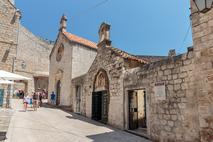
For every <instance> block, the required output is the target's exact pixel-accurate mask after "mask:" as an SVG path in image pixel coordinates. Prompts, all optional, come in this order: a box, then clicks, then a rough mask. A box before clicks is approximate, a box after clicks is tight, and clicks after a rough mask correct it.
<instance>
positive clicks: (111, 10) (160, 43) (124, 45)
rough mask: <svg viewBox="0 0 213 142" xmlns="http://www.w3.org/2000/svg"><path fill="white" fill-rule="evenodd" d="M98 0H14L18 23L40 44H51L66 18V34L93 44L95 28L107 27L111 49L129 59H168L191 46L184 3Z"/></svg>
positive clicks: (176, 0)
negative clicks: (130, 56) (47, 41)
mask: <svg viewBox="0 0 213 142" xmlns="http://www.w3.org/2000/svg"><path fill="white" fill-rule="evenodd" d="M103 1H104V0H16V7H17V8H19V9H20V10H21V12H22V20H21V21H22V24H23V25H24V26H25V27H27V28H28V29H29V30H30V31H32V32H33V33H34V34H35V35H38V36H40V37H42V38H45V39H50V40H55V39H56V37H57V34H58V29H59V21H60V18H61V16H62V14H65V15H66V16H67V17H68V31H69V32H71V33H73V34H76V35H78V36H81V37H84V38H87V39H89V40H92V41H95V42H97V41H98V29H99V25H100V24H101V23H102V22H103V21H105V22H108V23H109V24H111V40H112V44H113V46H115V47H117V48H120V49H122V50H125V51H127V52H129V53H132V54H137V55H167V53H168V50H170V49H176V52H177V53H183V52H185V51H186V49H187V47H189V46H192V37H191V36H192V35H191V30H188V29H189V27H190V20H189V15H190V10H189V7H190V1H189V0H108V1H107V0H105V1H104V2H103ZM102 2H103V4H101V5H99V6H96V5H98V4H100V3H102ZM94 6H95V7H94ZM187 31H188V32H187ZM187 33H188V34H187Z"/></svg>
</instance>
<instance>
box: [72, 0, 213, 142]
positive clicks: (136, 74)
mask: <svg viewBox="0 0 213 142" xmlns="http://www.w3.org/2000/svg"><path fill="white" fill-rule="evenodd" d="M191 9H192V15H191V18H192V31H193V42H194V45H193V47H190V48H188V51H187V53H184V54H181V55H178V56H176V54H175V51H174V50H172V51H171V52H170V53H169V56H168V57H167V58H158V59H157V60H154V61H153V60H152V61H150V60H148V59H147V56H145V57H144V56H140V57H138V56H133V55H129V54H127V53H125V52H123V51H121V50H119V49H117V48H113V47H112V46H111V41H110V38H109V28H110V26H109V25H107V24H102V25H101V28H100V30H99V36H100V41H99V44H98V50H97V56H96V58H95V60H94V62H93V64H92V65H91V67H90V69H89V71H88V73H87V74H85V75H83V76H80V77H77V78H75V79H73V80H72V88H73V93H72V104H73V110H74V112H76V111H77V112H78V111H79V108H80V112H81V114H82V115H85V116H87V117H90V118H92V119H94V120H98V121H101V122H103V123H107V124H110V125H113V126H115V127H118V128H121V129H123V130H130V131H131V132H133V133H139V134H141V135H143V136H146V137H149V138H150V139H152V140H154V141H160V142H168V141H171V142H172V141H174V142H175V141H176V142H200V141H201V142H210V141H213V111H212V110H213V103H212V102H213V99H212V98H213V94H212V93H213V39H212V35H213V30H212V29H213V9H211V10H210V11H208V12H206V13H199V12H197V11H198V10H197V8H196V6H195V4H194V2H193V1H191ZM153 58H154V57H152V59H153ZM79 86H80V87H79ZM79 88H80V90H79ZM79 98H81V99H79ZM79 100H81V101H79ZM79 103H80V105H79Z"/></svg>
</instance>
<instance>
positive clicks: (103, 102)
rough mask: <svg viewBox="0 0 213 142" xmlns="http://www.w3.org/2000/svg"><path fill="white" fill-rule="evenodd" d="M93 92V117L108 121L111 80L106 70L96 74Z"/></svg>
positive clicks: (104, 121)
mask: <svg viewBox="0 0 213 142" xmlns="http://www.w3.org/2000/svg"><path fill="white" fill-rule="evenodd" d="M93 86H94V88H93V94H92V119H94V120H97V121H100V122H103V123H107V122H108V112H109V100H110V98H109V80H108V76H107V73H106V71H105V70H102V69H101V70H100V71H99V72H98V73H97V75H96V76H95V80H94V85H93Z"/></svg>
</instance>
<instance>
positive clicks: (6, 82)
mask: <svg viewBox="0 0 213 142" xmlns="http://www.w3.org/2000/svg"><path fill="white" fill-rule="evenodd" d="M0 84H14V82H13V81H9V80H0Z"/></svg>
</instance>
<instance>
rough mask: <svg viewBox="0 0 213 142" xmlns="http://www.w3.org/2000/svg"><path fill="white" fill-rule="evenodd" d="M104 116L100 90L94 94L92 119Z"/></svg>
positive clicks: (99, 118)
mask: <svg viewBox="0 0 213 142" xmlns="http://www.w3.org/2000/svg"><path fill="white" fill-rule="evenodd" d="M101 118H102V95H101V94H100V93H98V92H93V94H92V119H94V120H97V121H99V120H101Z"/></svg>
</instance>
